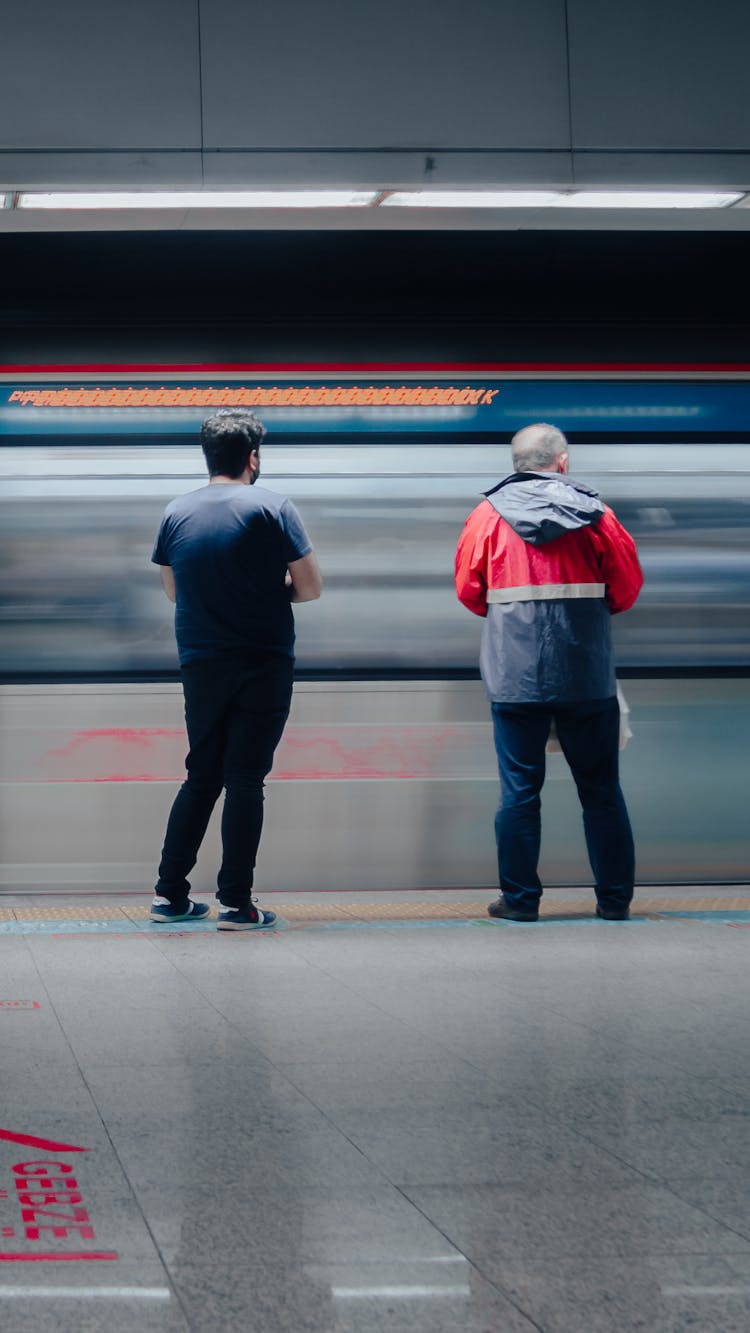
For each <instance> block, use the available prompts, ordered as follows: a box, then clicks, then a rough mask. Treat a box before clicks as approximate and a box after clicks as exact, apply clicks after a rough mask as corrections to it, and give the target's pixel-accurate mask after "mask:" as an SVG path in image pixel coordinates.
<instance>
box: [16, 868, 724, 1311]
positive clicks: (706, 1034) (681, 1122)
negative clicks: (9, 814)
mask: <svg viewBox="0 0 750 1333" xmlns="http://www.w3.org/2000/svg"><path fill="white" fill-rule="evenodd" d="M485 901H486V899H485ZM2 903H3V906H2V911H0V1051H2V1060H1V1065H0V1070H1V1078H2V1088H1V1090H0V1256H1V1257H0V1328H1V1329H2V1330H3V1333H21V1330H23V1331H24V1333H47V1330H56V1331H57V1333H88V1331H89V1330H90V1331H91V1333H123V1331H124V1330H128V1331H129V1333H141V1330H143V1331H144V1333H151V1330H154V1331H157V1330H158V1333H166V1331H168V1333H184V1331H185V1330H193V1331H194V1333H214V1330H216V1333H223V1330H227V1333H229V1331H230V1330H231V1331H232V1333H246V1331H247V1333H308V1331H309V1333H371V1331H372V1333H381V1331H382V1333H386V1330H387V1331H388V1333H407V1330H408V1331H409V1333H462V1331H463V1330H465V1331H466V1333H521V1331H522V1330H525V1331H526V1333H531V1331H532V1330H537V1331H540V1330H541V1333H600V1330H601V1331H602V1333H605V1331H606V1333H629V1331H630V1330H638V1331H639V1333H688V1331H689V1333H697V1331H698V1330H700V1333H734V1331H736V1333H740V1331H741V1333H747V1330H748V1328H750V1165H749V1164H748V1163H749V1162H750V1055H749V1053H748V1052H749V1050H750V1041H748V1036H747V1032H748V1021H747V1011H748V1002H747V997H748V980H747V978H748V962H749V960H748V950H750V930H748V929H747V927H748V926H750V891H743V890H741V889H738V888H736V887H734V888H732V889H727V888H724V889H721V888H717V889H707V888H701V887H694V888H691V889H686V890H669V891H667V890H655V889H654V890H648V891H647V890H644V891H643V892H642V894H641V898H640V900H639V908H640V911H641V913H642V915H640V916H639V917H638V918H636V919H635V920H634V921H633V922H632V923H607V922H599V921H595V920H594V919H593V918H592V916H591V900H590V898H588V897H587V896H586V895H585V894H584V893H582V891H580V890H577V891H575V890H570V891H567V892H564V893H557V894H550V895H549V899H548V904H547V907H548V912H547V916H546V918H545V919H544V920H543V921H542V922H541V923H540V924H539V925H538V926H514V925H509V924H505V923H495V922H490V921H489V920H488V919H487V918H486V917H485V916H482V915H481V912H482V911H483V908H484V902H480V901H479V899H478V895H477V892H476V890H473V891H472V892H471V893H470V894H465V895H456V896H455V897H451V895H446V894H434V895H424V896H423V897H422V898H420V897H419V896H417V895H413V894H412V895H403V896H402V897H401V898H399V899H394V898H393V897H391V896H390V895H381V896H380V897H379V898H378V899H377V900H375V901H373V899H372V897H361V899H360V898H355V897H354V896H351V897H349V898H346V899H343V900H341V899H340V898H339V897H336V896H332V897H330V898H327V899H324V900H323V901H322V903H321V902H320V901H316V902H313V901H312V900H311V899H310V897H309V896H308V897H304V898H303V897H301V896H300V897H299V898H298V899H297V900H296V901H295V900H294V899H292V898H291V897H286V898H283V899H282V898H280V899H278V900H276V899H275V898H274V899H270V900H269V899H266V903H267V905H269V906H273V907H274V908H275V909H276V910H277V911H278V912H279V914H280V917H282V924H281V926H280V928H279V930H278V931H273V932H271V933H269V934H267V935H229V936H226V935H220V934H218V933H217V932H216V931H215V930H214V929H213V927H212V926H211V925H210V924H204V923H196V924H195V925H192V924H191V923H185V925H184V926H183V927H175V928H171V929H170V928H167V927H162V926H156V927H151V926H149V924H148V922H147V921H146V919H145V910H144V903H143V900H142V899H140V900H139V899H138V898H136V897H132V898H131V897H128V898H121V899H114V900H113V899H107V900H102V901H101V902H97V901H96V900H95V899H92V898H91V897H86V898H81V899H79V900H76V899H73V898H70V899H63V900H60V899H55V898H48V899H47V898H40V897H36V898H33V899H29V898H15V899H9V898H4V899H3V900H2ZM82 1150H85V1151H82ZM96 1256H102V1257H96Z"/></svg>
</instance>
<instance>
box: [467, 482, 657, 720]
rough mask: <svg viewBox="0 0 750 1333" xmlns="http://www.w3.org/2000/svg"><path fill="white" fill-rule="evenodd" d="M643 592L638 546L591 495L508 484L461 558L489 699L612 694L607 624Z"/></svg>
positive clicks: (474, 518)
mask: <svg viewBox="0 0 750 1333" xmlns="http://www.w3.org/2000/svg"><path fill="white" fill-rule="evenodd" d="M521 534H523V535H521ZM642 583H643V574H642V572H641V567H640V564H639V563H638V555H637V553H636V548H635V543H634V541H633V539H632V537H631V536H630V534H629V533H628V532H627V531H626V530H625V528H623V526H622V524H620V523H618V521H617V519H616V518H615V515H614V514H613V512H612V510H611V509H609V508H608V507H607V506H606V505H604V504H603V503H602V502H601V500H599V498H598V496H597V495H596V493H595V492H594V491H592V490H591V489H590V488H589V487H587V486H583V485H582V484H581V483H578V482H574V481H571V480H570V479H569V478H567V477H563V476H560V475H558V474H556V473H514V474H512V476H511V477H508V478H506V479H505V480H504V481H503V482H501V483H500V485H499V486H498V487H495V488H494V489H493V491H491V492H488V498H486V499H485V500H483V501H482V503H481V504H479V505H478V506H477V508H476V509H475V510H474V511H473V513H471V514H470V515H469V518H468V519H467V520H466V524H465V526H464V530H463V532H462V534H461V538H460V540H459V543H458V550H457V552H456V592H457V594H458V597H459V600H460V601H461V602H463V604H464V606H466V607H468V608H469V610H470V611H473V612H474V614H475V615H478V616H483V617H485V625H484V630H483V634H482V648H481V654H480V669H481V673H482V679H483V681H484V684H485V688H486V690H487V693H488V695H489V697H490V698H491V699H492V700H493V701H495V702H498V703H534V702H553V701H555V700H558V701H574V700H583V699H599V698H608V697H610V696H611V695H613V694H614V693H615V690H616V685H615V673H614V662H613V655H612V639H611V629H610V618H611V616H612V615H616V614H617V613H618V612H620V611H627V610H628V608H629V607H631V606H632V605H633V603H634V602H635V600H636V598H637V596H638V593H639V592H640V589H641V586H642Z"/></svg>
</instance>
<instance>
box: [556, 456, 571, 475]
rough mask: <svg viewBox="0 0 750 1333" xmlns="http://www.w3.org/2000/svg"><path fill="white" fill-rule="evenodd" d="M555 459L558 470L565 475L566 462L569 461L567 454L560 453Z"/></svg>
mask: <svg viewBox="0 0 750 1333" xmlns="http://www.w3.org/2000/svg"><path fill="white" fill-rule="evenodd" d="M557 461H558V464H559V471H560V472H561V473H562V475H563V476H565V473H566V472H567V470H568V462H569V461H570V460H569V458H568V455H567V454H560V457H559V458H558V460H557Z"/></svg>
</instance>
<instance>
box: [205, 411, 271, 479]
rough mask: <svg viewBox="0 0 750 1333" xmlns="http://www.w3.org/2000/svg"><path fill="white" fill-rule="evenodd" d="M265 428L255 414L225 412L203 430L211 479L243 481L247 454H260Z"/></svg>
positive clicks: (206, 422) (216, 414) (214, 417)
mask: <svg viewBox="0 0 750 1333" xmlns="http://www.w3.org/2000/svg"><path fill="white" fill-rule="evenodd" d="M265 435H266V428H265V426H264V425H263V422H262V421H259V420H258V418H257V417H256V416H255V415H254V414H253V413H252V412H246V411H243V410H242V409H235V408H223V409H221V410H220V411H219V412H215V413H214V415H213V416H210V417H206V420H205V421H204V422H203V425H202V426H201V448H202V449H203V452H204V454H205V456H206V463H207V465H208V474H209V476H210V477H241V476H242V473H243V472H244V471H245V468H246V467H247V459H248V454H250V453H252V452H253V450H256V451H260V446H261V444H262V442H263V440H264V439H265Z"/></svg>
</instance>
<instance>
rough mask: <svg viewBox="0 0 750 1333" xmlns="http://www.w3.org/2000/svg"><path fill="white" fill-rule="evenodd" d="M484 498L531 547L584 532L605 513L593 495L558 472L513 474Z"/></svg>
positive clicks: (581, 485)
mask: <svg viewBox="0 0 750 1333" xmlns="http://www.w3.org/2000/svg"><path fill="white" fill-rule="evenodd" d="M484 494H485V497H486V499H488V500H489V502H490V504H491V505H492V507H493V509H496V510H497V512H498V514H499V515H500V516H501V518H504V519H505V521H506V523H509V524H510V526H511V527H512V529H513V531H514V532H517V533H518V536H519V537H522V538H523V540H524V541H525V542H528V543H529V545H530V546H543V545H544V544H545V542H551V541H554V540H555V538H556V537H562V535H563V533H565V532H575V531H576V529H578V528H587V527H589V526H590V525H591V524H592V523H597V522H598V521H599V519H600V518H601V516H602V514H603V513H604V505H603V504H602V502H601V500H600V499H599V496H598V494H597V492H596V491H594V490H592V489H591V487H590V486H585V485H584V483H583V482H581V481H573V480H572V479H571V478H570V477H567V476H564V475H563V474H562V473H558V472H512V473H511V474H510V476H509V477H504V478H503V480H502V481H500V482H498V484H497V486H493V487H492V489H491V490H489V491H485V492H484Z"/></svg>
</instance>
